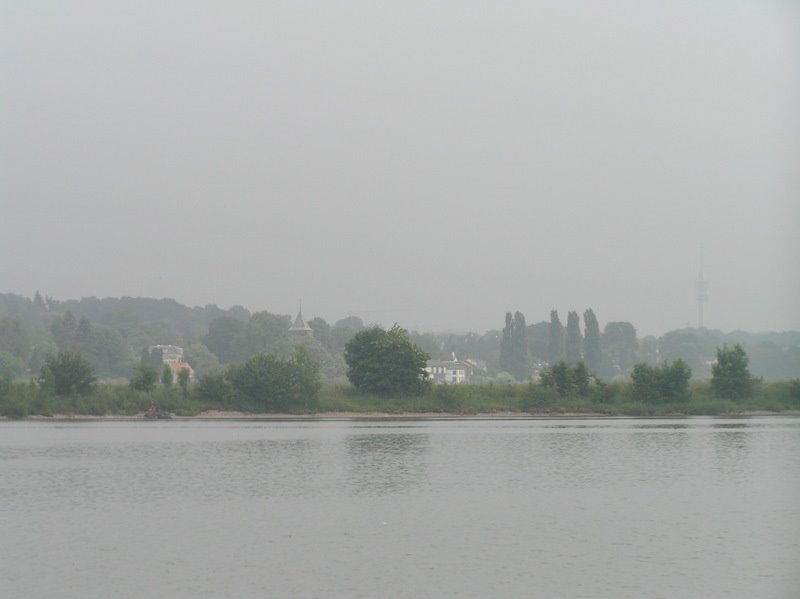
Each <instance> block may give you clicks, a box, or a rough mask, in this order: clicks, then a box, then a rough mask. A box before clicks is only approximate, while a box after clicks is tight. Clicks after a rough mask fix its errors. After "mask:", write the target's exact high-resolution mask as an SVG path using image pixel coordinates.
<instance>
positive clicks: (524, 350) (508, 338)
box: [500, 312, 532, 381]
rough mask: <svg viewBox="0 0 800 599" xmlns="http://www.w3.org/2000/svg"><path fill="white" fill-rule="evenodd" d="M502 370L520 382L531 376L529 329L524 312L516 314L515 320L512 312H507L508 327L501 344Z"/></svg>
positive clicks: (505, 328) (504, 329) (505, 329)
mask: <svg viewBox="0 0 800 599" xmlns="http://www.w3.org/2000/svg"><path fill="white" fill-rule="evenodd" d="M500 368H502V369H503V371H505V372H509V373H511V375H513V377H514V378H515V379H517V380H518V381H524V380H525V379H527V378H528V377H530V376H531V371H532V365H531V358H530V353H529V350H528V329H527V327H526V325H525V316H524V315H523V314H522V312H516V313H515V314H514V316H513V318H512V316H511V312H506V326H505V327H504V328H503V339H502V341H501V342H500Z"/></svg>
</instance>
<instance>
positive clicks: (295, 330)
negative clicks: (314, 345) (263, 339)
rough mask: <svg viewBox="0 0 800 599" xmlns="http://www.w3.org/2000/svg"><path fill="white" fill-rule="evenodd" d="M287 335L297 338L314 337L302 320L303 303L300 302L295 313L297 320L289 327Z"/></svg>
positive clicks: (311, 330)
mask: <svg viewBox="0 0 800 599" xmlns="http://www.w3.org/2000/svg"><path fill="white" fill-rule="evenodd" d="M289 334H290V335H295V336H297V337H313V336H314V330H313V329H312V328H311V327H310V326H308V324H306V321H305V320H303V302H300V309H299V310H298V312H297V318H295V319H294V324H293V325H292V326H290V327H289Z"/></svg>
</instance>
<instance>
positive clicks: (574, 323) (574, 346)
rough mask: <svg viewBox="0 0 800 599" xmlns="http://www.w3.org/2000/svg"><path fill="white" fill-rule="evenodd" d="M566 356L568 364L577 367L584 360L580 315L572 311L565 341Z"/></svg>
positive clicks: (569, 314)
mask: <svg viewBox="0 0 800 599" xmlns="http://www.w3.org/2000/svg"><path fill="white" fill-rule="evenodd" d="M564 355H565V358H566V362H567V364H570V365H572V366H575V365H576V364H578V362H580V361H582V360H583V337H582V336H581V321H580V318H579V317H578V313H577V312H574V311H570V312H569V313H568V314H567V333H566V338H565V341H564Z"/></svg>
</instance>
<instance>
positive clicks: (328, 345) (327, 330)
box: [308, 316, 333, 352]
mask: <svg viewBox="0 0 800 599" xmlns="http://www.w3.org/2000/svg"><path fill="white" fill-rule="evenodd" d="M308 326H310V327H311V330H312V331H314V339H316V340H317V341H319V342H320V343H321V344H322V347H324V348H325V349H326V350H328V351H329V352H331V351H333V344H332V341H333V339H332V337H331V325H329V324H328V323H327V321H326V320H325V319H324V318H320V317H319V316H317V317H315V318H312V319H311V320H309V321H308Z"/></svg>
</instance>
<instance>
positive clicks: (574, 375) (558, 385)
mask: <svg viewBox="0 0 800 599" xmlns="http://www.w3.org/2000/svg"><path fill="white" fill-rule="evenodd" d="M539 383H540V385H541V386H542V387H551V388H554V389H555V390H556V391H557V392H558V394H559V395H560V396H561V397H566V396H568V395H573V394H578V395H586V393H587V392H588V390H589V371H588V370H587V369H586V365H585V364H584V363H583V362H578V364H577V365H576V366H570V365H569V364H567V363H566V362H564V361H563V360H561V361H560V362H557V363H555V364H553V365H552V366H547V367H545V368H544V369H543V370H542V372H541V373H539Z"/></svg>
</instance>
